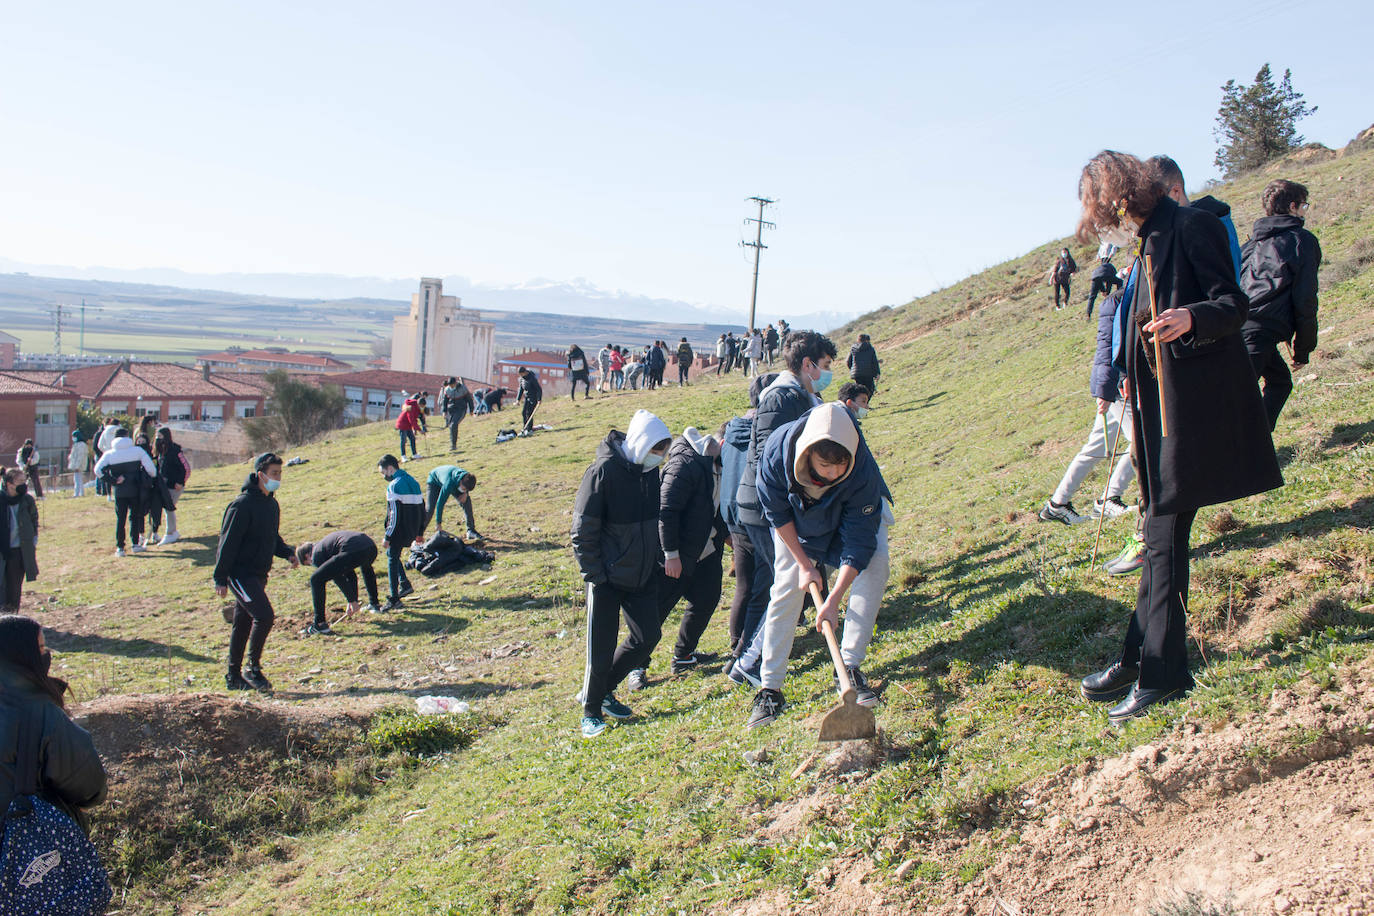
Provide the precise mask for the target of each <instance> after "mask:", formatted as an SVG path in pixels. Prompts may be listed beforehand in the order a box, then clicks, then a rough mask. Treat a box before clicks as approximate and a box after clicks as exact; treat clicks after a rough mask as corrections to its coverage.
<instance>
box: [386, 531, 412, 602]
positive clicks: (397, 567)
mask: <svg viewBox="0 0 1374 916" xmlns="http://www.w3.org/2000/svg"><path fill="white" fill-rule="evenodd" d="M405 546H406V545H405V544H402V543H401V542H400V541H398V540H395V539H392V540H390V541H388V542H387V546H386V584H387V585H388V586H389V587H390V588H391V594H390V595H388V596H387V597H389V598H390V599H391V600H392V601H399V600H401V599H400V597H399V595H400V594H401V587H402V586H409V585H410V578H409V577H408V576H407V575H406V568H405V564H404V563H403V562H402V561H401V551H402V550H403V549H405Z"/></svg>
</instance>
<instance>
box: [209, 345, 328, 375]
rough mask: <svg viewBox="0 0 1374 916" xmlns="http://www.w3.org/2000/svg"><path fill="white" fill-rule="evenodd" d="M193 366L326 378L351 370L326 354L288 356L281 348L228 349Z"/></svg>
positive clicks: (293, 354)
mask: <svg viewBox="0 0 1374 916" xmlns="http://www.w3.org/2000/svg"><path fill="white" fill-rule="evenodd" d="M196 365H197V366H199V367H202V368H203V367H206V366H208V367H209V368H210V369H211V370H212V371H213V372H216V373H219V374H223V373H226V372H272V371H275V370H282V371H285V372H290V373H293V374H297V373H306V372H308V373H312V374H321V373H323V374H329V373H331V372H352V371H353V367H352V366H351V365H350V364H348V363H346V362H344V361H343V360H340V359H335V358H334V357H333V356H331V355H329V354H328V353H292V352H291V351H290V350H287V349H285V348H284V347H264V348H263V349H261V350H244V349H240V348H238V347H230V348H229V349H228V350H223V351H221V352H219V353H206V354H205V355H204V356H197V357H196Z"/></svg>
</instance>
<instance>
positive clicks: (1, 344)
mask: <svg viewBox="0 0 1374 916" xmlns="http://www.w3.org/2000/svg"><path fill="white" fill-rule="evenodd" d="M18 355H19V338H18V337H15V336H14V335H13V334H6V333H5V332H4V331H0V369H13V368H14V360H15V357H17V356H18Z"/></svg>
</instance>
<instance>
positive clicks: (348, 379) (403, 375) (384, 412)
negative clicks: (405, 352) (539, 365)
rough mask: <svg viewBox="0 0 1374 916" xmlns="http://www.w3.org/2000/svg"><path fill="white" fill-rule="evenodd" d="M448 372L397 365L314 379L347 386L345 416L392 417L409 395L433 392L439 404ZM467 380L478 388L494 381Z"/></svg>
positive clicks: (433, 408)
mask: <svg viewBox="0 0 1374 916" xmlns="http://www.w3.org/2000/svg"><path fill="white" fill-rule="evenodd" d="M446 379H447V376H443V375H427V374H425V373H423V372H398V371H395V370H393V369H365V370H363V371H361V372H345V373H342V374H339V375H327V376H321V377H319V378H316V379H313V380H312V381H313V382H314V383H315V384H317V385H338V386H339V387H340V388H342V389H343V393H344V397H345V398H347V399H348V405H347V406H346V407H345V408H344V416H346V417H349V418H351V419H356V420H390V419H392V418H394V417H395V416H396V415H397V414H399V413H400V412H401V406H402V405H403V404H404V403H405V399H406V398H408V397H413V396H414V395H417V394H419V393H420V392H421V391H428V392H429V409H430V412H431V413H435V412H437V411H438V408H439V392H440V390H441V389H443V387H444V382H445V380H446ZM463 384H465V385H467V386H468V388H469V389H470V390H473V391H476V390H477V389H478V388H482V387H485V386H487V385H489V384H490V382H485V381H480V380H477V379H469V378H465V379H463Z"/></svg>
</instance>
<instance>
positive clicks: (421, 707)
mask: <svg viewBox="0 0 1374 916" xmlns="http://www.w3.org/2000/svg"><path fill="white" fill-rule="evenodd" d="M470 709H472V707H471V706H469V705H468V704H467V702H466V701H464V700H460V699H458V698H457V697H416V698H415V711H416V712H418V713H419V714H420V715H422V716H443V715H453V714H457V713H465V712H467V711H469V710H470Z"/></svg>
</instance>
